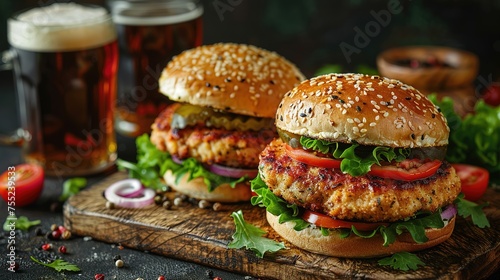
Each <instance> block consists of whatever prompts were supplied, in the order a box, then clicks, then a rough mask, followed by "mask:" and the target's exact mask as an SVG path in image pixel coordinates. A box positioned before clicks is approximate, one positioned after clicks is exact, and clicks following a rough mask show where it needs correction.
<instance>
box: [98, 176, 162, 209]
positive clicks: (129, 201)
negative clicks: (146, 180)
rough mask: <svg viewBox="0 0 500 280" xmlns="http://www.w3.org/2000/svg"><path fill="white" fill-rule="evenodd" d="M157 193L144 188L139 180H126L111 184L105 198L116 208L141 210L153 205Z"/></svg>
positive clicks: (105, 192)
mask: <svg viewBox="0 0 500 280" xmlns="http://www.w3.org/2000/svg"><path fill="white" fill-rule="evenodd" d="M155 195H156V192H155V191H154V190H152V189H147V188H144V187H143V186H142V184H141V182H140V181H139V180H137V179H125V180H121V181H118V182H115V183H113V184H111V185H110V186H109V187H108V188H107V189H106V190H105V191H104V197H105V198H106V199H107V200H108V201H110V202H112V203H114V204H115V205H116V206H119V207H124V208H141V207H145V206H148V205H150V204H153V202H154V197H155Z"/></svg>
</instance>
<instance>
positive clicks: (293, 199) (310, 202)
mask: <svg viewBox="0 0 500 280" xmlns="http://www.w3.org/2000/svg"><path fill="white" fill-rule="evenodd" d="M259 171H260V174H261V176H262V179H263V181H264V182H265V183H266V184H267V186H268V187H269V189H270V190H272V192H273V193H274V194H276V195H278V196H281V197H283V198H284V199H285V200H287V201H288V202H289V203H291V204H297V205H298V206H301V207H304V208H307V209H310V210H313V211H317V212H320V213H324V214H327V215H329V216H331V217H335V218H338V219H345V220H360V221H367V222H381V221H387V222H392V221H397V220H401V219H404V218H406V217H410V216H412V215H414V214H415V213H417V212H418V211H431V212H434V211H436V210H438V209H439V208H440V207H442V206H445V205H448V204H450V203H452V202H453V200H454V199H455V198H456V197H457V195H458V194H459V193H460V190H461V188H460V179H459V178H458V176H457V175H456V173H455V170H454V169H453V168H452V167H451V166H450V165H449V164H448V163H446V162H443V164H442V165H441V167H440V168H439V170H438V171H437V172H436V174H434V175H432V176H431V177H428V178H425V179H422V180H417V181H413V182H406V181H398V180H390V179H383V178H379V177H375V176H371V175H365V176H359V177H353V176H351V175H349V174H343V173H342V172H341V171H340V170H333V169H328V168H320V167H312V166H309V165H306V164H304V163H301V162H298V161H295V160H293V159H292V158H290V157H289V156H288V155H287V153H286V150H285V144H284V143H283V142H282V141H281V140H280V139H277V140H274V141H272V142H271V144H270V145H269V146H268V147H267V148H266V149H265V150H264V151H263V152H262V153H261V155H260V165H259Z"/></svg>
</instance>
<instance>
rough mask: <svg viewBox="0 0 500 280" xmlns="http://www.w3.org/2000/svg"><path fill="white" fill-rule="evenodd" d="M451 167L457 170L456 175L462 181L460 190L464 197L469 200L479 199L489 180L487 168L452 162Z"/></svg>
mask: <svg viewBox="0 0 500 280" xmlns="http://www.w3.org/2000/svg"><path fill="white" fill-rule="evenodd" d="M452 166H453V168H455V170H456V171H457V175H458V177H459V178H460V182H461V183H462V192H463V193H464V198H465V199H467V200H470V201H476V200H478V199H480V198H481V197H482V196H483V194H484V192H485V191H486V188H487V187H488V183H489V180H490V173H489V172H488V170H486V169H484V168H482V167H478V166H474V165H468V164H460V163H454V164H452Z"/></svg>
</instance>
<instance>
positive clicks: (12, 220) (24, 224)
mask: <svg viewBox="0 0 500 280" xmlns="http://www.w3.org/2000/svg"><path fill="white" fill-rule="evenodd" d="M40 223H41V221H40V220H34V221H30V220H28V218H27V217H25V216H20V217H19V218H18V217H16V216H7V218H6V219H5V222H4V223H3V230H4V231H10V230H12V228H11V226H12V225H13V224H14V227H15V229H19V230H24V231H27V230H28V229H29V228H30V227H32V226H36V225H39V224H40Z"/></svg>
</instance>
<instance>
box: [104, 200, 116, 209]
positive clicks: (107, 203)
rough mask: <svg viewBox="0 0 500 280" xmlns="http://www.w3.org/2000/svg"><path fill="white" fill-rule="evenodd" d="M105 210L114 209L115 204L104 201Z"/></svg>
mask: <svg viewBox="0 0 500 280" xmlns="http://www.w3.org/2000/svg"><path fill="white" fill-rule="evenodd" d="M106 209H109V210H112V209H115V204H114V203H113V202H111V201H106Z"/></svg>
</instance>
